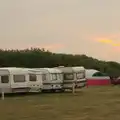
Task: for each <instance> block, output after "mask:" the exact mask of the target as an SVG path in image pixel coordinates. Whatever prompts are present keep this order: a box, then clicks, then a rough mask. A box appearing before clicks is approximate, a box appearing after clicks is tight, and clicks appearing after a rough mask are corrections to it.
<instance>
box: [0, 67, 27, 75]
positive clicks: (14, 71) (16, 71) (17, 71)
mask: <svg viewBox="0 0 120 120" xmlns="http://www.w3.org/2000/svg"><path fill="white" fill-rule="evenodd" d="M0 71H2V72H0V74H4V72H5V73H6V74H25V73H28V71H27V70H25V69H23V68H16V67H4V68H0Z"/></svg>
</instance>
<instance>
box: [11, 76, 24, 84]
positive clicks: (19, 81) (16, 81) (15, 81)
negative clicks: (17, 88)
mask: <svg viewBox="0 0 120 120" xmlns="http://www.w3.org/2000/svg"><path fill="white" fill-rule="evenodd" d="M19 76H22V77H23V78H24V79H23V80H22V81H21V80H18V79H17V80H15V77H19ZM13 80H14V83H22V82H26V77H25V75H24V74H23V75H19V74H18V75H13Z"/></svg>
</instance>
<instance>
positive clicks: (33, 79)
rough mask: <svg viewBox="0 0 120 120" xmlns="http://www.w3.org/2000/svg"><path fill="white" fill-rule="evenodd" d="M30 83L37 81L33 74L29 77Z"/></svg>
mask: <svg viewBox="0 0 120 120" xmlns="http://www.w3.org/2000/svg"><path fill="white" fill-rule="evenodd" d="M29 78H30V81H37V76H36V75H34V74H30V75H29Z"/></svg>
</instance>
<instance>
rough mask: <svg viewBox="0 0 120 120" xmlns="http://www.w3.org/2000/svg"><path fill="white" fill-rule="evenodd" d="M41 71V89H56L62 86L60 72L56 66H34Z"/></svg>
mask: <svg viewBox="0 0 120 120" xmlns="http://www.w3.org/2000/svg"><path fill="white" fill-rule="evenodd" d="M36 69H37V70H39V71H40V72H42V81H43V88H42V90H43V91H45V90H48V91H54V92H55V91H57V90H62V88H63V78H62V72H61V71H60V70H58V69H56V68H36Z"/></svg>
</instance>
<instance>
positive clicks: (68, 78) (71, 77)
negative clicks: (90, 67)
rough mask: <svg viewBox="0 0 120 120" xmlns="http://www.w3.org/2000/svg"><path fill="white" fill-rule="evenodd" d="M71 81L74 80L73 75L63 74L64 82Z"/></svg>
mask: <svg viewBox="0 0 120 120" xmlns="http://www.w3.org/2000/svg"><path fill="white" fill-rule="evenodd" d="M73 79H74V75H73V73H66V74H64V80H73Z"/></svg>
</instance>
